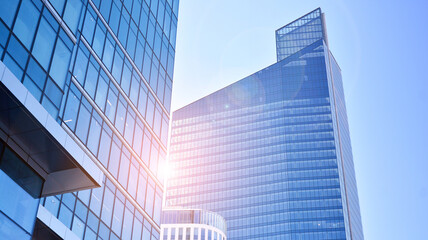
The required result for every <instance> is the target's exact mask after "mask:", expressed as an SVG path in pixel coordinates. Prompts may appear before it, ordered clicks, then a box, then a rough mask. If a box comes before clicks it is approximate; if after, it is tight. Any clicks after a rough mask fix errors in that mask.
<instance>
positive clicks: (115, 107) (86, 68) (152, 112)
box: [64, 45, 168, 152]
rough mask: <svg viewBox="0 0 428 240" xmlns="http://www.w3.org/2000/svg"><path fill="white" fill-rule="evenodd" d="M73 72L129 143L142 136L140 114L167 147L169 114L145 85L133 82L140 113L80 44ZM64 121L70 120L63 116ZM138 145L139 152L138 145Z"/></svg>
mask: <svg viewBox="0 0 428 240" xmlns="http://www.w3.org/2000/svg"><path fill="white" fill-rule="evenodd" d="M73 74H74V76H75V78H76V80H77V81H78V82H79V83H80V85H81V86H82V87H83V88H84V89H85V90H86V92H87V93H88V95H89V96H90V97H91V98H92V100H94V101H95V103H96V104H97V105H98V107H99V108H100V109H101V111H103V112H104V113H105V115H106V116H107V118H108V119H109V120H110V121H111V122H112V123H114V125H115V126H116V128H117V129H118V131H119V132H120V134H121V135H122V136H124V137H125V139H126V140H127V141H128V143H129V144H130V145H133V141H132V140H133V136H134V135H136V136H135V137H134V138H139V137H140V136H139V135H138V134H140V133H141V131H139V130H142V128H143V126H144V124H143V122H142V119H141V118H140V117H139V116H140V114H141V116H142V117H143V118H144V120H146V122H147V124H148V125H149V126H150V128H151V129H153V131H154V133H155V134H156V136H158V137H159V138H160V139H161V142H162V144H163V145H164V146H166V142H167V136H168V117H167V115H166V114H165V113H163V111H162V110H161V108H160V106H159V105H158V103H157V102H156V101H155V100H154V98H153V96H152V95H151V94H150V92H148V90H147V88H146V87H145V86H144V85H143V84H141V85H139V84H135V83H134V81H133V84H132V87H133V88H132V89H133V91H132V92H135V91H136V94H131V96H134V95H136V97H131V99H132V100H133V101H135V103H134V104H135V106H137V108H138V109H137V110H138V113H139V114H137V113H136V112H135V111H134V110H133V108H132V107H131V106H130V104H128V102H127V101H126V96H123V95H122V94H121V93H120V92H119V90H118V89H117V88H116V86H115V84H114V83H113V82H112V81H110V78H108V77H107V76H106V74H105V72H104V71H103V70H102V68H101V67H100V66H99V64H98V63H97V62H96V61H95V59H94V58H93V57H92V56H91V55H89V53H88V50H87V49H86V47H85V46H84V45H83V46H80V47H79V50H78V52H77V56H76V64H75V67H74V70H73ZM133 79H135V78H133ZM122 82H123V81H122ZM128 89H129V86H128ZM64 120H69V119H66V118H64ZM149 135H151V134H149ZM138 140H139V139H138ZM136 148H137V152H138V151H139V150H138V149H139V148H138V146H137V147H136Z"/></svg>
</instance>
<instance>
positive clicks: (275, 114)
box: [172, 109, 331, 137]
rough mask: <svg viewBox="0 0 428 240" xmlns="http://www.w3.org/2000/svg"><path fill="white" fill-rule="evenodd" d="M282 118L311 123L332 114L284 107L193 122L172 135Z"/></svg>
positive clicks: (328, 117)
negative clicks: (292, 111) (291, 111)
mask: <svg viewBox="0 0 428 240" xmlns="http://www.w3.org/2000/svg"><path fill="white" fill-rule="evenodd" d="M277 118H280V119H281V120H282V121H283V124H290V125H291V124H293V125H296V124H302V123H310V122H321V121H331V114H330V113H329V112H327V113H325V114H322V113H318V114H305V115H297V116H296V115H294V114H293V115H292V116H290V115H289V114H286V111H285V110H284V109H282V110H276V111H269V112H262V113H257V114H252V115H249V114H247V115H244V116H240V117H236V118H229V119H224V120H220V119H215V120H214V121H211V122H209V123H202V124H193V125H192V126H188V127H175V128H174V130H173V132H172V136H173V137H174V136H176V135H183V134H188V133H190V132H193V131H198V132H201V131H204V130H208V131H212V130H213V129H216V128H224V127H225V126H236V125H237V124H238V123H239V124H245V123H255V122H260V121H263V120H268V119H269V120H272V119H277Z"/></svg>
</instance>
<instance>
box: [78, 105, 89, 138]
mask: <svg viewBox="0 0 428 240" xmlns="http://www.w3.org/2000/svg"><path fill="white" fill-rule="evenodd" d="M90 119H91V114H90V113H89V111H88V110H87V109H86V108H85V107H84V106H83V105H81V106H80V110H79V117H78V120H77V127H76V135H77V136H78V137H79V139H80V140H81V141H82V142H83V143H86V137H87V136H88V129H89V121H90Z"/></svg>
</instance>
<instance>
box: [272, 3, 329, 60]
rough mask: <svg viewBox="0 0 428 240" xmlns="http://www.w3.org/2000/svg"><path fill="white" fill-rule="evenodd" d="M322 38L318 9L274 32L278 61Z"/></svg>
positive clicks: (320, 18)
mask: <svg viewBox="0 0 428 240" xmlns="http://www.w3.org/2000/svg"><path fill="white" fill-rule="evenodd" d="M323 37H324V36H323V24H322V17H321V9H319V8H318V9H316V10H314V11H312V12H311V13H308V14H306V15H305V16H303V17H301V18H299V19H298V20H296V21H294V22H292V23H290V24H287V25H285V26H284V27H282V28H280V29H278V30H276V51H277V59H278V61H281V60H283V59H284V58H287V57H288V56H290V55H292V54H295V53H297V52H298V51H300V50H301V49H303V48H305V47H307V46H308V45H310V44H312V43H314V42H316V41H318V40H319V39H322V38H323Z"/></svg>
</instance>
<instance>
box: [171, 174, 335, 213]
mask: <svg viewBox="0 0 428 240" xmlns="http://www.w3.org/2000/svg"><path fill="white" fill-rule="evenodd" d="M332 177H337V175H336V176H332ZM260 191H262V190H260ZM219 193H223V192H222V189H220V190H218V189H213V190H211V192H209V193H204V195H202V196H200V197H199V198H198V199H200V201H199V202H195V199H196V197H195V196H194V195H191V194H188V195H182V196H172V197H169V196H168V198H167V204H172V205H168V206H189V205H193V206H195V205H196V206H203V208H204V209H210V210H212V211H215V212H218V211H216V209H217V208H220V209H221V210H226V209H235V208H244V207H245V208H246V207H251V206H260V205H261V204H266V205H265V208H266V209H265V210H268V208H267V206H268V204H270V203H274V202H278V203H280V202H287V201H305V200H313V199H332V198H340V194H341V192H340V188H320V189H303V190H293V191H288V189H283V191H282V192H278V193H275V192H270V193H265V194H263V195H258V194H252V195H248V194H247V195H242V197H241V198H236V197H235V198H230V197H228V196H225V195H221V194H219ZM207 195H209V197H207ZM273 199H274V200H273ZM220 214H221V213H220Z"/></svg>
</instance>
